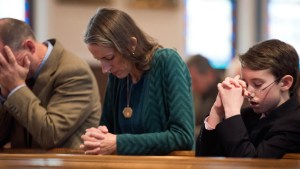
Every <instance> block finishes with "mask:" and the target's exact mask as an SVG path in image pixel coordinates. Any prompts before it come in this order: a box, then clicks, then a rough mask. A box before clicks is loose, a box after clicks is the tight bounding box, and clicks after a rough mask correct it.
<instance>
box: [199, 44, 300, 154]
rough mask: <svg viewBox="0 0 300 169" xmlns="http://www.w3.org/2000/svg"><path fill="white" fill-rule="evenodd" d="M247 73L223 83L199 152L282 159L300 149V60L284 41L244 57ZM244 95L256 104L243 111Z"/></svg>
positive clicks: (261, 46) (260, 46)
mask: <svg viewBox="0 0 300 169" xmlns="http://www.w3.org/2000/svg"><path fill="white" fill-rule="evenodd" d="M240 61H241V65H242V68H241V77H242V80H240V77H239V76H236V77H234V78H230V77H227V78H226V79H225V80H224V81H223V82H222V83H219V84H218V90H219V93H218V96H217V99H216V101H215V103H214V105H213V107H212V109H211V111H210V114H209V116H208V117H207V118H206V119H205V122H204V124H205V126H204V127H203V128H202V131H201V132H200V135H199V136H198V140H197V147H196V156H226V157H258V158H281V157H282V156H283V155H284V154H286V153H299V152H300V107H299V104H298V102H297V96H296V95H293V91H294V87H295V84H296V82H297V77H298V68H299V58H298V54H297V52H296V50H295V49H294V48H293V47H292V46H291V45H289V44H286V43H284V42H282V41H279V40H267V41H264V42H261V43H258V44H256V45H254V46H253V47H252V48H250V49H249V50H248V51H247V52H246V53H245V54H243V55H241V56H240ZM243 97H247V98H248V100H249V103H250V107H249V108H246V109H243V110H240V109H241V106H242V104H243V100H244V99H243Z"/></svg>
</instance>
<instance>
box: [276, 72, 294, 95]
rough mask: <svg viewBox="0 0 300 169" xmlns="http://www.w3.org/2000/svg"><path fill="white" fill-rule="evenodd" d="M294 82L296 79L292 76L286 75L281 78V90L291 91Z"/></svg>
mask: <svg viewBox="0 0 300 169" xmlns="http://www.w3.org/2000/svg"><path fill="white" fill-rule="evenodd" d="M293 82H294V78H293V77H292V76H291V75H285V76H283V77H282V78H281V80H280V82H279V85H280V88H281V90H283V91H286V90H289V89H290V88H291V86H292V84H293Z"/></svg>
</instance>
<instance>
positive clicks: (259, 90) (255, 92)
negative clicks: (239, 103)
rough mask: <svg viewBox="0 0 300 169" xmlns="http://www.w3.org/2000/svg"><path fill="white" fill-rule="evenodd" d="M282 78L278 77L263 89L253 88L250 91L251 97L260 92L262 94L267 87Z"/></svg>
mask: <svg viewBox="0 0 300 169" xmlns="http://www.w3.org/2000/svg"><path fill="white" fill-rule="evenodd" d="M280 79H281V78H277V79H276V80H274V81H273V82H272V83H270V84H268V85H267V86H266V87H264V88H261V89H255V88H253V89H252V90H251V91H249V93H250V98H253V97H254V96H257V95H259V94H262V93H263V92H264V91H265V90H266V89H267V88H269V87H271V86H272V85H273V84H274V83H275V82H277V81H279V80H280Z"/></svg>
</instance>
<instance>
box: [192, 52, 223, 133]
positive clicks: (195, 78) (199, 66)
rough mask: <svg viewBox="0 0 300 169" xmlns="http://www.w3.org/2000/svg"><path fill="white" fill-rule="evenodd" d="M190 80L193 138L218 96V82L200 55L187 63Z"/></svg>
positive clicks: (214, 73) (207, 62) (206, 61)
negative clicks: (192, 102)
mask: <svg viewBox="0 0 300 169" xmlns="http://www.w3.org/2000/svg"><path fill="white" fill-rule="evenodd" d="M187 65H188V68H189V71H190V73H191V78H192V88H193V93H194V104H195V113H196V114H195V119H196V122H195V124H196V127H195V136H196V135H197V134H199V132H200V126H201V125H202V123H203V122H204V118H205V116H207V115H208V113H209V112H210V109H211V107H212V105H213V103H214V102H215V99H216V96H217V94H218V88H217V84H218V82H219V81H220V79H219V77H218V75H217V73H216V71H215V70H214V69H213V68H212V67H211V66H210V64H209V61H208V60H207V59H206V58H205V57H204V56H202V55H194V56H191V57H190V58H189V60H188V61H187Z"/></svg>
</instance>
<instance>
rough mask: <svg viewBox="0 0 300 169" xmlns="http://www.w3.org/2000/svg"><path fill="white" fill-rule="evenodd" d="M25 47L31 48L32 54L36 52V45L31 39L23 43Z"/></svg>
mask: <svg viewBox="0 0 300 169" xmlns="http://www.w3.org/2000/svg"><path fill="white" fill-rule="evenodd" d="M23 47H24V49H26V50H29V51H30V52H31V53H32V54H33V53H35V50H36V47H35V44H34V42H33V41H32V40H31V39H27V40H25V42H24V43H23Z"/></svg>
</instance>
